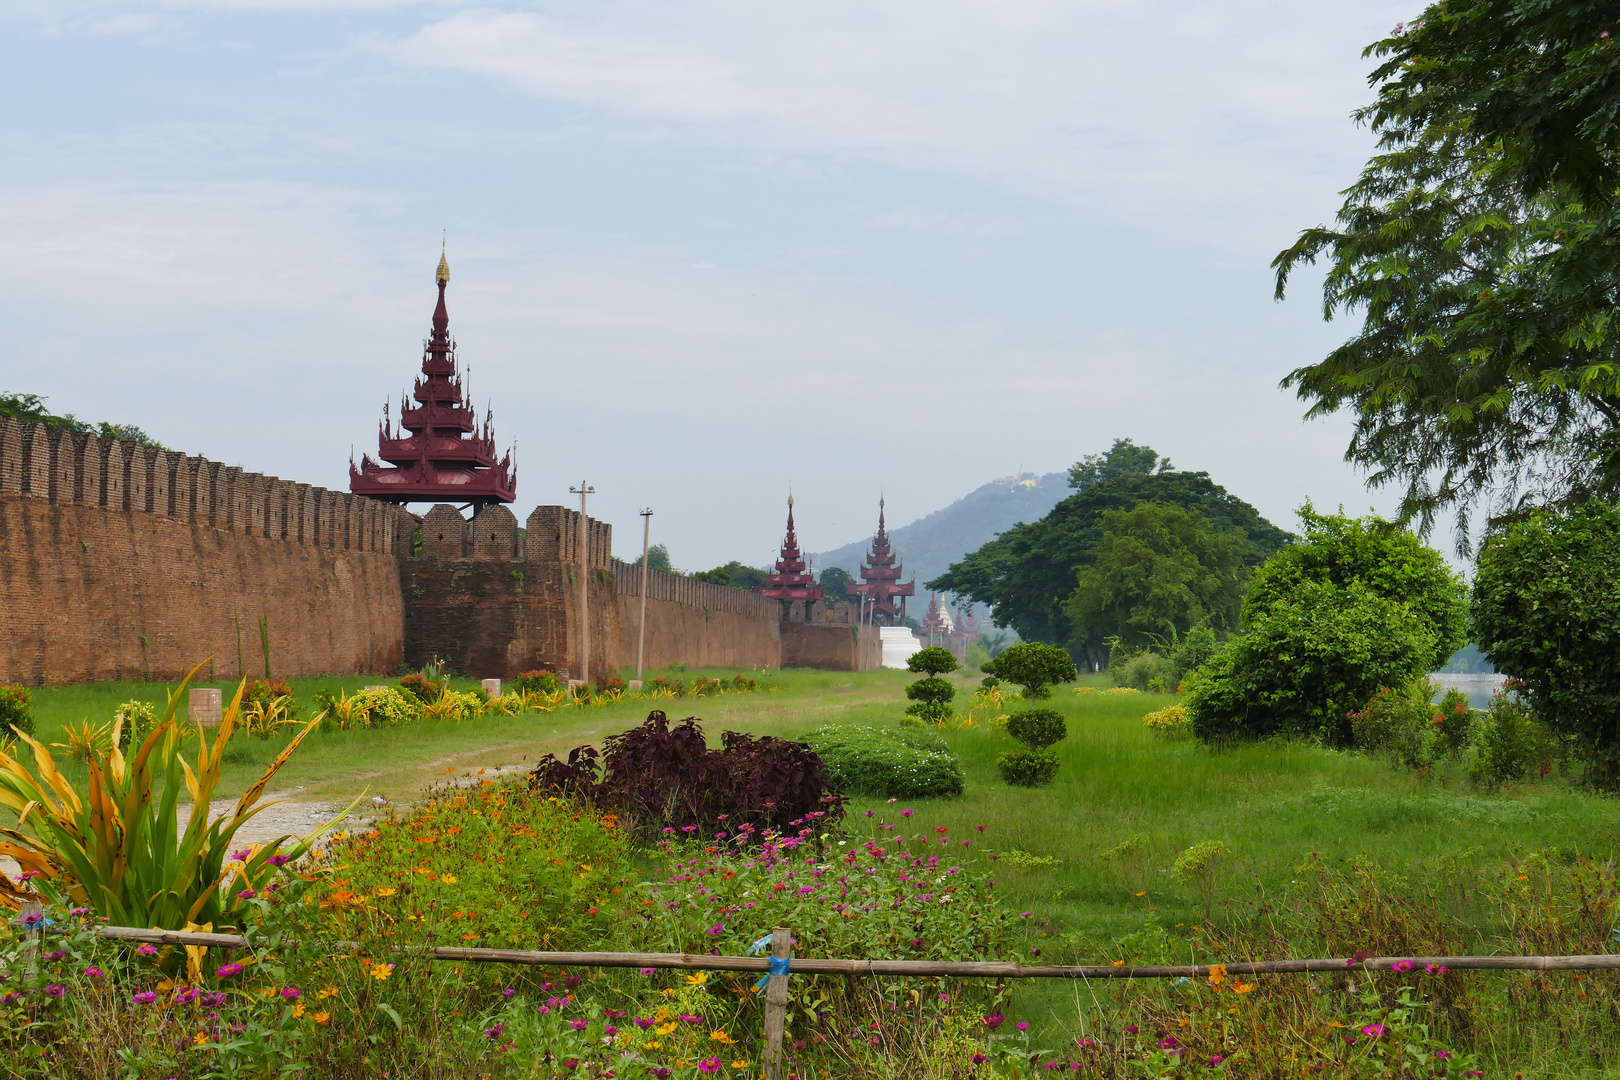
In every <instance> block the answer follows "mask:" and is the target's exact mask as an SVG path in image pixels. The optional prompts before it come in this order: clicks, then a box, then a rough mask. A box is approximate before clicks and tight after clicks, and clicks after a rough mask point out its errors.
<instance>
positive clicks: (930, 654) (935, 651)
mask: <svg viewBox="0 0 1620 1080" xmlns="http://www.w3.org/2000/svg"><path fill="white" fill-rule="evenodd" d="M961 666H962V665H961V664H959V663H957V662H956V657H955V656H954V655H952V653H951V650H949V649H944V648H941V647H940V646H938V645H930V646H929V647H928V648H926V649H918V650H917V651H916V652H914V653H912V654H911V656H910V657H909V658H907V660H906V670H907V671H916V672H921V673H923V674H925V675H944V674H947V673H948V672H952V671H955V670H956V669H957V668H959V667H961Z"/></svg>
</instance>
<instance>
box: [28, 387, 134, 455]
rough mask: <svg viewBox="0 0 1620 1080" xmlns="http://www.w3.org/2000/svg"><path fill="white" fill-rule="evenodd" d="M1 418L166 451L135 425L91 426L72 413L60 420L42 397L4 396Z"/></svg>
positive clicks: (107, 424) (29, 395)
mask: <svg viewBox="0 0 1620 1080" xmlns="http://www.w3.org/2000/svg"><path fill="white" fill-rule="evenodd" d="M0 416H9V417H10V418H11V419H13V420H20V421H22V422H23V423H25V424H34V423H39V424H44V425H45V426H46V427H48V428H54V429H57V430H60V431H72V432H75V433H77V434H81V435H94V436H96V437H97V438H98V439H111V440H113V441H115V442H130V443H135V444H137V445H139V446H151V447H155V448H157V449H159V450H162V449H165V447H164V446H163V444H162V443H160V442H158V441H157V440H156V439H154V438H152V437H151V436H150V435H148V434H147V433H146V432H144V431H142V430H141V429H140V428H138V427H136V426H135V425H134V424H109V423H108V422H107V421H105V420H103V421H102V422H101V423H99V424H87V423H85V422H84V421H83V420H80V419H78V418H77V417H75V416H74V415H73V414H72V413H64V414H63V415H60V416H58V415H57V414H56V413H53V412H51V411H50V410H49V409H47V408H46V407H45V399H44V398H42V397H40V396H39V395H38V394H0Z"/></svg>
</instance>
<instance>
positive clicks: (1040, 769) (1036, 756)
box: [996, 750, 1058, 787]
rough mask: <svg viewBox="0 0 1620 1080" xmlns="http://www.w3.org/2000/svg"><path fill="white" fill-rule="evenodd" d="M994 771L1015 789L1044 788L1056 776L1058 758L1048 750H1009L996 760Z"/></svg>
mask: <svg viewBox="0 0 1620 1080" xmlns="http://www.w3.org/2000/svg"><path fill="white" fill-rule="evenodd" d="M996 769H997V770H999V771H1000V773H1001V778H1002V779H1003V780H1005V781H1006V782H1007V783H1009V784H1012V785H1013V786H1015V787H1045V786H1046V785H1047V784H1050V783H1051V782H1052V778H1053V777H1055V776H1057V771H1058V758H1057V755H1056V754H1054V753H1053V752H1052V751H1050V750H1009V751H1007V752H1006V753H1005V754H1002V755H1001V756H1000V757H998V758H996Z"/></svg>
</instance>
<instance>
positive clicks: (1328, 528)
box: [1243, 503, 1468, 671]
mask: <svg viewBox="0 0 1620 1080" xmlns="http://www.w3.org/2000/svg"><path fill="white" fill-rule="evenodd" d="M1299 521H1300V525H1301V526H1302V528H1303V530H1304V533H1305V535H1304V537H1303V538H1302V539H1301V540H1299V541H1298V542H1297V543H1294V544H1290V545H1289V546H1288V547H1286V548H1284V549H1283V550H1281V551H1279V552H1277V554H1275V555H1273V556H1272V557H1271V558H1270V559H1268V560H1266V563H1265V565H1264V566H1262V567H1260V569H1259V570H1256V571H1255V573H1254V577H1253V579H1252V580H1251V581H1250V582H1249V588H1248V592H1247V594H1246V595H1245V596H1244V598H1243V624H1244V626H1245V627H1253V626H1254V625H1255V624H1257V623H1258V622H1259V621H1260V620H1261V619H1262V618H1263V617H1264V616H1266V615H1267V614H1269V613H1270V612H1271V610H1272V609H1273V608H1275V607H1277V606H1278V605H1279V604H1281V603H1282V602H1284V601H1286V600H1290V599H1291V598H1293V597H1294V596H1295V595H1296V594H1297V593H1299V592H1300V591H1301V590H1302V589H1303V588H1304V587H1306V586H1307V585H1316V584H1325V585H1333V586H1335V587H1338V588H1344V587H1347V586H1349V585H1350V584H1352V583H1359V584H1361V585H1364V586H1366V588H1367V589H1368V590H1369V591H1370V592H1372V593H1373V594H1374V595H1376V596H1381V597H1383V598H1384V599H1386V600H1390V601H1393V602H1395V603H1399V604H1404V605H1406V606H1407V607H1409V608H1410V609H1411V617H1412V618H1415V619H1417V620H1418V621H1419V622H1421V623H1422V624H1423V626H1424V628H1425V629H1426V631H1427V633H1428V635H1429V637H1430V638H1431V639H1432V640H1433V641H1434V648H1435V653H1434V655H1433V656H1431V657H1429V658H1428V660H1427V663H1428V667H1427V668H1426V669H1425V670H1427V671H1435V670H1438V669H1439V668H1441V667H1443V666H1444V665H1445V663H1446V661H1447V660H1449V659H1450V658H1451V654H1452V653H1454V652H1456V651H1457V650H1458V649H1460V648H1462V646H1463V643H1464V642H1465V641H1467V640H1468V609H1467V604H1466V603H1465V601H1464V596H1465V587H1464V585H1463V582H1462V579H1461V578H1460V577H1458V576H1457V574H1456V572H1454V571H1453V570H1452V569H1451V567H1449V566H1447V565H1446V561H1445V559H1444V558H1443V557H1442V556H1441V554H1440V553H1439V552H1438V551H1436V550H1435V549H1434V548H1432V547H1429V546H1428V545H1427V544H1425V543H1423V541H1421V540H1419V539H1418V538H1417V537H1416V536H1414V535H1412V534H1411V533H1410V532H1408V531H1407V530H1405V529H1403V528H1400V527H1398V526H1396V525H1393V524H1392V523H1391V522H1388V521H1383V520H1381V519H1379V518H1376V517H1367V518H1361V519H1356V518H1352V517H1346V516H1345V515H1344V514H1318V513H1317V512H1316V511H1315V510H1314V509H1313V508H1312V507H1311V505H1310V504H1309V503H1306V504H1305V506H1304V507H1302V508H1301V509H1300V511H1299Z"/></svg>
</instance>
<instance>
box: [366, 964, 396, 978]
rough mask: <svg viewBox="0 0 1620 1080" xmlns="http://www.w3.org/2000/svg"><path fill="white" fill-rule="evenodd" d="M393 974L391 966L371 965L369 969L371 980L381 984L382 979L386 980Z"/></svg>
mask: <svg viewBox="0 0 1620 1080" xmlns="http://www.w3.org/2000/svg"><path fill="white" fill-rule="evenodd" d="M393 973H394V965H393V964H373V965H372V967H371V977H372V978H373V979H376V980H377V981H378V982H382V981H383V980H384V979H386V978H388V976H390V975H392V974H393Z"/></svg>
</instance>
